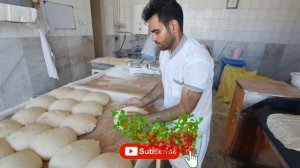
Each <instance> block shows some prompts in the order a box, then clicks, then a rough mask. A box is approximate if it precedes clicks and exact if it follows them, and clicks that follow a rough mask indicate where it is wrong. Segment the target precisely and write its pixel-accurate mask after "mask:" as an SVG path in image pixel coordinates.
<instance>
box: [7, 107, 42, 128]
mask: <svg viewBox="0 0 300 168" xmlns="http://www.w3.org/2000/svg"><path fill="white" fill-rule="evenodd" d="M45 111H46V110H45V109H43V108H41V107H31V108H27V109H24V110H21V111H19V112H17V113H16V114H14V115H13V116H12V117H11V119H12V120H15V121H18V122H19V123H21V124H23V125H29V124H33V123H35V121H36V119H37V118H38V117H39V116H40V115H41V114H42V113H44V112H45Z"/></svg>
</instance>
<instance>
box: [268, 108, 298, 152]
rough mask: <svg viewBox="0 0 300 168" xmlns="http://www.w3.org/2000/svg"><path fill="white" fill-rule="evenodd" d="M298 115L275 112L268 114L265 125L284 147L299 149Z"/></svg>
mask: <svg viewBox="0 0 300 168" xmlns="http://www.w3.org/2000/svg"><path fill="white" fill-rule="evenodd" d="M299 121H300V116H299V115H293V114H281V113H275V114H271V115H269V116H268V119H267V125H268V128H269V129H270V131H271V132H272V133H273V135H274V136H275V138H277V139H278V140H279V141H280V142H281V143H282V144H283V145H284V146H285V147H286V148H289V149H293V150H296V151H300V122H299Z"/></svg>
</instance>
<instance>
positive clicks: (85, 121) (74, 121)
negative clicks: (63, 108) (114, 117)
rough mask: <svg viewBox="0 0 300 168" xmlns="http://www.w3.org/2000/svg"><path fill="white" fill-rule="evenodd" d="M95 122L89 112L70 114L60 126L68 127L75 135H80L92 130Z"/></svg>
mask: <svg viewBox="0 0 300 168" xmlns="http://www.w3.org/2000/svg"><path fill="white" fill-rule="evenodd" d="M96 123H97V120H96V118H95V117H94V116H93V115H91V114H72V115H70V116H68V117H67V118H65V119H64V120H63V121H62V123H61V124H60V127H70V128H72V129H73V131H75V132H76V134H77V135H82V134H86V133H90V132H92V131H93V130H94V129H95V127H96Z"/></svg>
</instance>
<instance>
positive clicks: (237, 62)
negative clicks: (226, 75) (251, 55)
mask: <svg viewBox="0 0 300 168" xmlns="http://www.w3.org/2000/svg"><path fill="white" fill-rule="evenodd" d="M227 64H229V65H231V66H234V67H243V66H245V65H246V61H245V60H242V59H233V58H228V57H223V58H222V68H221V74H222V72H223V70H224V67H225V65H227Z"/></svg>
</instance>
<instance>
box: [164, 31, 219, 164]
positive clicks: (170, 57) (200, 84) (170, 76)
mask: <svg viewBox="0 0 300 168" xmlns="http://www.w3.org/2000/svg"><path fill="white" fill-rule="evenodd" d="M159 60H160V70H161V73H162V82H163V87H164V106H165V108H169V107H172V106H175V105H177V104H179V102H180V98H181V91H182V88H183V87H186V88H188V89H190V90H192V91H195V92H201V93H202V96H201V98H200V100H199V102H198V104H197V106H196V107H195V109H194V111H193V112H192V113H193V114H194V115H195V116H196V117H197V118H198V117H203V121H202V122H201V123H200V124H199V129H198V133H200V134H202V135H203V138H202V139H199V140H198V141H197V147H196V148H197V153H198V155H199V157H198V167H201V164H202V161H203V159H204V155H205V153H206V149H207V146H208V142H209V132H210V121H211V116H212V85H213V66H214V63H213V60H212V58H211V56H210V55H209V53H208V51H207V50H206V49H205V48H204V47H203V46H202V45H200V44H199V43H198V42H197V41H196V40H194V39H191V38H187V37H185V36H183V38H182V40H181V42H180V43H179V45H178V47H177V48H176V49H175V51H173V53H172V54H171V53H170V52H169V51H168V50H167V51H161V52H160V58H159ZM170 162H171V164H172V166H173V167H176V168H184V167H189V166H188V165H187V163H186V162H185V160H184V158H183V157H180V158H179V159H175V160H170Z"/></svg>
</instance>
